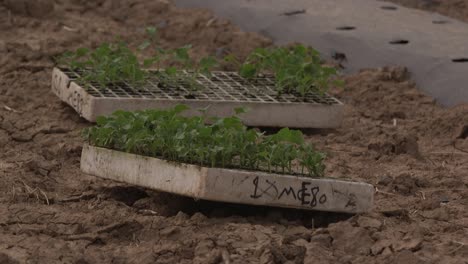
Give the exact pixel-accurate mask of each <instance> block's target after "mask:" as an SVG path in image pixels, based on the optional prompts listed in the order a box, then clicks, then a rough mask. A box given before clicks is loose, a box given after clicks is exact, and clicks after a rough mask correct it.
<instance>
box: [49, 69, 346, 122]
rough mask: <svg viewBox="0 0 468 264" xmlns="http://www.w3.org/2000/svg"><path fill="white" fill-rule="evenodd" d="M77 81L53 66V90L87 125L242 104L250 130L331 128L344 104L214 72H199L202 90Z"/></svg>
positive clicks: (224, 110) (226, 110)
mask: <svg viewBox="0 0 468 264" xmlns="http://www.w3.org/2000/svg"><path fill="white" fill-rule="evenodd" d="M179 74H189V73H188V72H186V71H181V72H179ZM80 77H81V72H79V71H72V70H68V69H58V68H55V69H54V71H53V76H52V90H53V92H54V93H55V94H56V95H57V96H58V97H60V98H61V99H62V100H63V101H65V102H66V103H68V104H70V105H71V106H72V107H73V108H74V109H75V110H76V111H77V112H78V113H79V114H80V115H81V116H83V117H84V118H85V119H87V120H89V121H95V119H96V117H97V116H99V115H109V114H111V113H112V112H114V111H116V110H119V109H120V110H129V111H131V110H142V109H148V108H167V107H173V106H175V105H176V104H187V105H189V106H191V107H192V108H205V107H207V106H209V110H208V113H207V114H209V115H214V116H219V117H223V116H229V115H232V114H233V109H234V108H236V107H241V106H244V107H247V108H249V109H250V110H251V111H249V112H248V113H246V114H244V115H243V116H242V119H243V120H244V122H245V123H246V124H247V125H252V126H285V127H286V126H287V127H298V128H299V127H311V128H333V127H337V126H339V125H340V123H341V120H342V111H343V104H342V103H341V102H340V101H339V100H338V99H336V98H334V97H332V96H330V95H328V94H326V93H324V94H318V93H309V94H307V95H306V96H305V100H303V98H302V97H301V96H300V95H299V94H282V95H277V92H276V90H275V86H274V85H275V84H274V78H273V77H272V76H261V77H257V78H255V79H253V80H246V79H244V78H242V77H241V76H239V74H237V73H236V72H223V71H215V72H213V73H212V76H210V77H208V76H206V75H203V74H199V75H198V76H197V78H196V81H197V83H198V84H199V85H200V86H201V87H203V88H202V89H199V90H196V91H192V90H189V89H187V88H186V86H185V85H184V83H183V82H182V81H179V82H177V85H175V86H174V87H163V86H162V85H161V84H160V82H159V79H158V72H157V71H151V72H150V77H149V78H148V79H147V80H145V82H144V83H143V84H141V85H139V86H138V88H136V87H134V86H133V85H131V84H130V83H127V82H124V83H120V84H119V85H109V86H106V87H102V86H100V85H99V84H98V83H89V84H87V85H86V86H84V85H81V82H80ZM262 110H263V111H262ZM275 119H276V120H275Z"/></svg>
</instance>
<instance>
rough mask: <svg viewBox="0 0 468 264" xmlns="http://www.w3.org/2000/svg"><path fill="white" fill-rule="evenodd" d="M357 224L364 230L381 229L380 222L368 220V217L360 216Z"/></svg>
mask: <svg viewBox="0 0 468 264" xmlns="http://www.w3.org/2000/svg"><path fill="white" fill-rule="evenodd" d="M357 222H358V224H359V226H360V227H364V228H367V229H369V228H375V229H378V230H380V229H381V228H382V222H381V221H379V220H377V219H374V218H370V217H365V216H361V217H359V219H358V221H357Z"/></svg>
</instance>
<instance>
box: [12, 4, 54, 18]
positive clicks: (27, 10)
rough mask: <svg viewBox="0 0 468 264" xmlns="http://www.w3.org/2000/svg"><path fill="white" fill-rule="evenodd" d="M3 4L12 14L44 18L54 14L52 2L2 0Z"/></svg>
mask: <svg viewBox="0 0 468 264" xmlns="http://www.w3.org/2000/svg"><path fill="white" fill-rule="evenodd" d="M3 4H4V5H5V6H6V7H7V8H8V9H9V10H10V11H11V12H13V13H14V14H18V15H23V16H31V17H35V18H44V17H46V16H49V15H51V14H52V13H53V12H54V2H53V1H50V0H4V1H3Z"/></svg>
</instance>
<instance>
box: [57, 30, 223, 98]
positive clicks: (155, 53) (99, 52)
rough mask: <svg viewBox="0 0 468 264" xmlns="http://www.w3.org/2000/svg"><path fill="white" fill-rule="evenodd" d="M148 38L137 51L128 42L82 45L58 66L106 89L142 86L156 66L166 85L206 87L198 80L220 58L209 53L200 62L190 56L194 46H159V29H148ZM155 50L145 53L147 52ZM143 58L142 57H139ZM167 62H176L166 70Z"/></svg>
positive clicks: (66, 54)
mask: <svg viewBox="0 0 468 264" xmlns="http://www.w3.org/2000/svg"><path fill="white" fill-rule="evenodd" d="M146 34H147V39H146V40H145V41H144V42H143V43H141V44H140V45H139V46H138V48H137V51H138V52H134V51H133V50H132V49H130V47H129V46H128V45H127V43H125V42H123V41H118V42H116V43H103V44H101V45H100V46H99V47H97V48H96V49H94V50H90V49H87V48H78V49H77V50H75V51H74V52H66V53H64V54H63V55H62V56H60V57H59V58H58V65H59V66H61V67H65V68H69V69H72V70H74V71H78V72H79V73H80V75H81V76H82V77H81V79H80V80H79V81H81V82H82V83H83V84H84V85H85V86H86V85H89V84H98V87H101V88H104V87H106V86H109V85H114V84H116V85H119V84H123V83H126V82H127V83H130V84H131V85H132V86H136V87H138V86H140V85H142V84H144V81H145V80H146V79H147V78H148V77H150V71H147V70H146V69H149V68H154V67H155V68H156V69H157V72H156V76H153V77H156V78H158V80H159V83H160V85H161V86H162V87H171V88H177V87H178V86H180V85H182V86H184V87H186V88H188V89H189V90H192V91H196V90H199V89H202V88H203V87H202V86H201V85H200V84H199V83H198V82H197V78H198V76H199V75H200V74H201V73H203V74H205V75H207V76H210V73H211V70H212V69H213V68H214V67H216V66H217V61H216V60H215V59H214V58H213V57H211V56H207V57H204V58H202V59H200V60H199V61H196V60H194V59H193V58H191V57H190V49H191V46H190V45H186V46H183V47H180V48H175V49H164V48H162V47H160V46H159V45H158V37H157V29H156V28H154V27H148V28H146ZM148 50H150V52H149V53H151V55H150V56H143V54H142V52H143V51H148ZM139 58H142V59H139ZM164 65H176V66H171V67H167V68H165V69H162V67H163V66H164Z"/></svg>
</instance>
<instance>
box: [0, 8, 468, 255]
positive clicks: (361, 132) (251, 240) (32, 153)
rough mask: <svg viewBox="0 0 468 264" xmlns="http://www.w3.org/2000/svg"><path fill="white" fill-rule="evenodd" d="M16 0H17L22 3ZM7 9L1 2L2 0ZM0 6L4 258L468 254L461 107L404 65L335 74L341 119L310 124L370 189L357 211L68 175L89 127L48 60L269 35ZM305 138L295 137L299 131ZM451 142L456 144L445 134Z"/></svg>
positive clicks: (342, 167) (241, 50)
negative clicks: (447, 105)
mask: <svg viewBox="0 0 468 264" xmlns="http://www.w3.org/2000/svg"><path fill="white" fill-rule="evenodd" d="M19 2H24V1H19ZM3 3H5V1H3ZM50 3H53V5H54V11H53V14H51V15H48V16H45V17H41V18H38V17H33V15H32V14H30V13H28V12H26V13H24V14H20V13H18V12H16V11H15V12H13V10H12V9H7V8H6V7H5V6H4V5H0V12H2V13H8V10H9V11H10V13H11V17H8V16H0V29H2V30H3V31H2V32H3V35H2V39H1V40H0V51H1V52H2V55H3V56H2V57H0V65H1V66H2V67H0V101H1V102H2V104H1V105H0V147H1V150H2V151H1V152H0V181H1V182H2V184H1V185H0V212H2V214H0V263H3V262H5V263H28V262H31V261H32V262H40V263H54V262H57V260H59V262H62V263H96V262H98V263H129V262H135V263H259V262H260V263H317V262H319V263H320V262H322V263H418V262H423V263H431V262H432V263H461V262H463V261H464V260H465V259H466V257H467V252H468V250H467V247H466V244H467V243H466V235H465V233H466V232H464V231H465V229H466V221H467V219H468V214H467V212H466V206H467V205H468V204H467V202H466V201H467V198H468V194H467V193H468V192H467V191H466V187H467V186H468V177H467V175H468V166H467V164H468V158H467V155H466V153H465V152H463V151H461V150H457V149H456V148H454V147H457V148H465V147H467V148H468V145H465V142H467V141H468V140H467V139H466V125H467V124H468V120H467V119H466V118H467V116H468V111H467V108H466V106H459V107H456V108H452V109H442V108H440V107H439V106H438V105H437V104H436V103H435V102H434V100H432V99H431V98H429V97H427V96H425V95H424V94H422V93H421V92H419V91H418V89H417V87H416V86H415V85H414V83H412V81H411V80H410V79H409V73H408V71H407V70H406V69H405V68H402V67H385V68H379V69H367V70H363V71H361V72H360V73H358V74H354V75H351V76H345V81H346V85H345V88H344V89H336V90H334V91H332V93H333V94H334V95H336V96H337V97H338V98H339V99H340V100H342V101H343V102H345V103H346V109H345V118H344V121H343V126H342V127H341V128H339V129H336V130H328V131H320V133H315V134H314V133H310V135H309V136H308V139H309V140H310V141H312V142H313V143H315V144H316V145H317V148H318V149H321V150H323V151H325V152H327V154H328V155H327V159H326V166H327V171H326V173H327V175H328V176H330V177H339V178H348V179H351V180H356V181H365V182H369V183H373V184H375V186H376V187H377V188H376V194H375V209H374V211H373V212H371V213H367V214H361V215H354V216H353V215H341V214H333V213H322V212H303V211H298V210H287V209H284V210H283V209H277V208H269V207H249V206H244V205H232V204H223V203H213V202H204V201H194V200H193V199H190V198H182V197H178V196H174V195H168V194H162V193H158V192H154V191H150V190H146V189H141V188H135V187H131V186H127V185H124V184H116V183H114V182H110V181H107V180H103V179H99V178H96V177H93V176H89V175H86V174H83V173H81V172H80V168H79V166H80V164H79V163H80V151H81V146H82V143H83V142H82V139H81V137H80V131H81V129H82V128H84V127H86V126H89V125H90V124H89V123H87V122H85V121H84V120H83V119H80V117H79V116H78V115H77V114H76V113H75V112H74V111H73V110H72V109H71V108H70V107H68V106H66V105H65V104H63V103H61V102H60V101H59V100H58V99H57V98H56V97H55V96H54V95H53V94H52V93H51V92H50V91H49V90H50V75H51V69H52V67H53V61H52V57H53V56H54V55H57V54H60V53H61V52H63V51H65V50H70V49H75V48H77V47H79V46H84V47H95V46H96V45H98V44H99V43H101V42H103V41H111V40H113V38H114V36H116V35H121V36H122V38H123V39H124V40H128V41H129V42H130V43H131V44H132V45H137V44H139V43H141V42H142V41H143V39H144V32H143V31H144V28H145V27H146V26H149V25H153V26H154V25H156V26H158V27H159V28H160V33H161V34H160V35H161V42H162V44H163V46H164V47H179V46H182V45H185V44H188V43H191V44H192V45H193V48H194V55H195V56H204V55H207V54H217V55H219V57H222V55H224V54H226V53H230V52H233V53H235V55H237V56H240V57H242V56H245V55H246V54H247V53H248V52H249V51H250V50H252V49H254V48H256V47H259V46H265V45H270V44H271V42H270V41H269V40H267V39H265V38H263V37H261V36H258V35H256V34H253V33H245V32H241V31H240V30H239V29H238V28H237V27H235V26H234V25H232V24H231V23H229V22H228V21H226V20H223V19H220V18H216V17H215V16H213V15H212V14H211V13H210V12H208V11H206V10H181V9H178V8H176V7H174V6H173V5H172V4H170V3H168V2H167V1H162V0H136V1H124V0H121V1H120V0H119V1H112V0H98V1H82V0H61V1H50ZM305 132H306V133H307V131H305ZM453 143H455V145H454V144H453Z"/></svg>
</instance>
